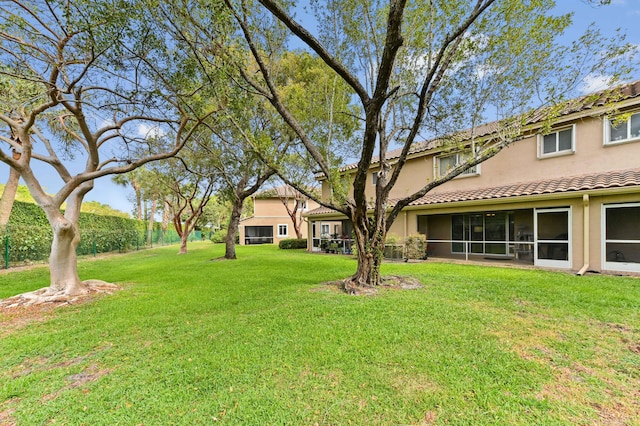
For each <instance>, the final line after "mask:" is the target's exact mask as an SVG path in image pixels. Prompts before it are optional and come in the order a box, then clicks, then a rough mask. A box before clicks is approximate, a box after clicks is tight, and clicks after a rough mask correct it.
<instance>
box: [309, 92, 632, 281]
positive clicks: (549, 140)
mask: <svg viewBox="0 0 640 426" xmlns="http://www.w3.org/2000/svg"><path fill="white" fill-rule="evenodd" d="M617 92H618V93H619V98H616V99H617V100H616V103H615V108H612V104H611V103H610V101H605V97H604V96H589V97H584V98H581V99H579V100H576V102H574V103H572V104H571V105H572V106H571V107H568V108H567V109H566V110H565V111H564V112H563V113H562V114H561V115H560V116H559V117H558V118H557V119H556V120H555V121H554V124H553V126H552V127H551V128H549V127H548V126H547V127H544V126H542V125H540V126H538V128H537V130H536V128H535V126H533V129H534V131H533V132H532V133H530V134H528V136H527V137H525V138H524V139H522V140H520V141H518V142H515V143H513V144H512V145H510V146H509V147H507V148H505V149H504V150H503V151H501V152H500V153H499V154H498V155H496V156H495V157H493V158H491V159H489V160H487V161H485V162H484V163H482V164H480V165H478V166H476V167H475V168H473V169H471V170H469V171H468V172H466V173H464V174H463V175H460V176H458V177H457V178H455V179H453V180H451V181H449V182H447V183H445V184H443V185H441V186H439V187H437V188H435V189H434V190H432V191H431V192H429V193H428V194H427V195H425V196H424V197H422V198H421V199H419V200H417V201H415V202H413V203H411V205H410V206H409V207H407V208H405V209H404V211H403V213H402V214H401V215H400V216H399V217H398V219H397V220H396V221H395V222H394V224H393V225H392V227H391V229H390V231H389V234H390V235H394V234H395V235H396V236H398V237H400V238H402V237H405V236H407V235H410V234H416V233H421V234H425V235H426V236H427V240H428V254H429V256H434V257H442V258H457V259H471V260H473V259H487V258H488V259H502V260H506V261H513V262H514V263H516V262H527V263H530V264H533V265H535V266H540V267H551V268H561V269H565V270H571V271H576V272H579V273H584V272H585V271H587V270H593V271H602V272H614V273H615V272H634V273H640V81H638V82H635V83H631V84H626V85H624V86H621V87H619V88H618V89H617ZM608 99H610V98H608ZM534 124H535V123H534ZM530 129H531V128H530ZM543 129H546V130H543ZM395 155H396V156H397V153H395ZM464 155H465V153H464V151H463V152H457V153H456V152H453V153H452V152H451V151H448V152H446V153H445V152H444V151H442V149H439V148H438V146H437V143H433V142H425V143H421V144H417V145H416V146H415V147H414V149H413V150H412V152H411V154H410V157H409V158H410V159H409V161H407V163H406V165H405V167H404V169H403V171H402V173H401V176H400V179H399V180H398V182H397V184H396V186H395V187H394V189H393V190H392V192H391V195H390V198H391V199H393V198H394V197H401V196H405V195H407V194H410V193H413V192H415V191H416V190H418V189H419V188H420V187H422V186H424V184H425V183H426V182H427V181H428V180H430V179H434V178H436V177H438V176H439V174H441V173H444V172H446V170H447V169H449V168H451V167H452V166H454V165H456V164H457V163H459V162H460V161H461V159H462V158H463V157H464ZM393 157H394V152H393V151H392V152H390V153H388V155H387V158H388V159H392V158H393ZM349 169H350V167H349V166H347V167H345V169H344V171H345V173H348V171H349ZM376 172H377V169H376V164H375V163H374V164H373V167H372V169H371V173H370V175H369V184H368V188H369V190H370V191H371V197H373V195H374V189H375V186H374V179H375V178H376ZM324 190H325V191H326V188H325V189H324ZM307 217H308V218H309V247H312V249H311V250H320V247H321V244H322V243H323V241H322V237H323V234H324V233H325V231H329V233H333V234H334V235H333V236H331V237H330V238H333V237H336V238H337V239H342V240H343V244H344V245H345V247H346V246H348V245H349V244H348V242H347V239H348V238H349V237H350V234H351V230H350V229H351V227H350V223H349V222H348V221H347V220H346V219H345V218H344V217H343V216H342V217H341V216H340V214H337V213H336V212H334V211H332V210H330V209H327V208H324V207H320V208H317V209H315V210H312V211H309V212H308V213H307ZM334 230H335V232H333V231H334ZM324 237H326V235H325V236H324ZM325 244H326V243H325ZM347 251H348V250H347Z"/></svg>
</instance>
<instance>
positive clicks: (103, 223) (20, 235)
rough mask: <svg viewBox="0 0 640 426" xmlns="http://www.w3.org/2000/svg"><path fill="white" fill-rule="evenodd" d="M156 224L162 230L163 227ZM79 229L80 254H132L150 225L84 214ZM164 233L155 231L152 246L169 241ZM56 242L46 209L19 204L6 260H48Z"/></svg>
mask: <svg viewBox="0 0 640 426" xmlns="http://www.w3.org/2000/svg"><path fill="white" fill-rule="evenodd" d="M156 225H157V226H156V228H158V226H159V224H156ZM78 226H79V228H80V236H81V240H80V244H79V245H78V249H77V253H78V254H79V255H86V254H92V253H105V252H111V251H120V252H123V251H128V250H131V249H136V248H138V247H139V246H140V245H143V244H144V242H145V241H146V227H147V225H146V222H143V221H139V220H135V219H128V218H123V217H117V216H102V215H97V214H92V213H81V214H80V219H79V222H78ZM173 232H175V231H173ZM160 234H161V232H160V230H159V229H155V230H154V239H153V241H152V243H153V242H155V243H157V242H158V241H160V240H161V241H162V242H163V243H164V242H166V240H167V236H166V235H160ZM168 239H169V240H170V241H171V242H174V241H173V240H175V239H176V238H174V237H173V236H169V238H168ZM52 240H53V234H52V231H51V227H50V226H49V222H48V221H47V217H46V216H45V214H44V212H43V211H42V209H41V208H40V207H38V206H37V205H35V204H31V203H23V202H19V201H16V202H15V203H14V205H13V209H12V211H11V216H10V217H9V224H8V226H7V229H6V232H5V235H4V238H2V257H3V258H4V259H5V261H6V262H7V263H9V262H24V261H27V260H30V261H33V260H44V259H47V258H48V257H49V252H50V250H51V242H52ZM7 242H8V243H9V245H8V247H7Z"/></svg>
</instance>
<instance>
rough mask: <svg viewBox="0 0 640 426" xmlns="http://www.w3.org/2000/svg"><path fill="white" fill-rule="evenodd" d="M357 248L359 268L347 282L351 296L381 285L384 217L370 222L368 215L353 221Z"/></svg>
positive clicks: (384, 237)
mask: <svg viewBox="0 0 640 426" xmlns="http://www.w3.org/2000/svg"><path fill="white" fill-rule="evenodd" d="M352 222H353V224H354V225H353V231H354V234H355V243H356V248H357V257H358V268H357V270H356V273H355V274H354V275H353V276H351V277H350V278H348V279H347V280H345V284H344V289H345V291H346V292H348V293H351V294H359V293H362V292H366V291H368V290H369V289H371V288H375V287H376V286H378V285H380V266H381V264H382V259H383V257H384V241H385V239H386V235H387V231H386V223H385V220H384V217H381V218H379V220H370V219H369V218H368V217H367V216H366V214H365V215H359V219H357V218H354V219H352Z"/></svg>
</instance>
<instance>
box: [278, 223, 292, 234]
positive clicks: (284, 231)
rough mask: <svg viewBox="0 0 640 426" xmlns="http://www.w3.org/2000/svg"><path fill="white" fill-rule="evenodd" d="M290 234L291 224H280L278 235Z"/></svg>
mask: <svg viewBox="0 0 640 426" xmlns="http://www.w3.org/2000/svg"><path fill="white" fill-rule="evenodd" d="M288 236H289V225H278V237H288Z"/></svg>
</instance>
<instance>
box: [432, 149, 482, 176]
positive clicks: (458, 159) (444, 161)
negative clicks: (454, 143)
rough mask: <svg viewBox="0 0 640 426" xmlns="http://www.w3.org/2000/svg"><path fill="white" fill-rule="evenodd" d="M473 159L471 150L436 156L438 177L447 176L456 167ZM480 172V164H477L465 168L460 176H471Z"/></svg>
mask: <svg viewBox="0 0 640 426" xmlns="http://www.w3.org/2000/svg"><path fill="white" fill-rule="evenodd" d="M470 159H471V152H470V151H466V152H458V153H455V154H449V155H443V156H441V157H436V159H435V161H436V177H438V178H440V177H443V176H445V175H446V174H447V173H449V172H450V171H451V170H453V169H454V168H455V167H457V166H459V165H460V164H463V163H465V162H467V161H469V160H470ZM478 174H480V165H479V164H478V165H475V166H473V167H471V168H470V169H467V170H465V171H464V172H462V173H461V174H460V175H459V176H469V175H478Z"/></svg>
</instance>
